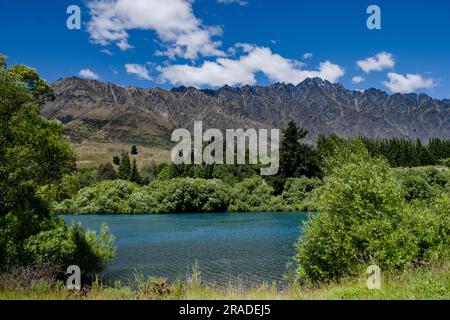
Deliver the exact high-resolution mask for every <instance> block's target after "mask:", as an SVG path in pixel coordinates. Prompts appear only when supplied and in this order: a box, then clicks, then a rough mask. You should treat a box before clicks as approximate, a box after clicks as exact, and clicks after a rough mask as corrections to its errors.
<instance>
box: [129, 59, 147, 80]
mask: <svg viewBox="0 0 450 320" xmlns="http://www.w3.org/2000/svg"><path fill="white" fill-rule="evenodd" d="M125 70H126V71H127V73H128V74H133V75H135V76H137V77H138V78H139V79H143V80H152V78H151V77H150V74H149V72H148V70H147V68H146V67H145V66H143V65H140V64H133V63H128V64H126V65H125Z"/></svg>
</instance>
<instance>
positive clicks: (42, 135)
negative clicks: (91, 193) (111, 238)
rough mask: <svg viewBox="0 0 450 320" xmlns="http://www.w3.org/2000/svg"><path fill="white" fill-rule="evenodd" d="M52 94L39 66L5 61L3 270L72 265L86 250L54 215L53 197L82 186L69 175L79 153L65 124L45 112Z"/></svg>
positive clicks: (0, 139) (0, 88) (1, 75)
mask: <svg viewBox="0 0 450 320" xmlns="http://www.w3.org/2000/svg"><path fill="white" fill-rule="evenodd" d="M52 97H53V91H52V89H51V87H50V86H49V85H48V84H47V82H46V81H45V80H43V79H41V78H40V77H39V75H38V74H37V72H36V70H34V69H31V68H28V67H26V66H22V65H19V66H12V67H10V68H9V69H6V68H5V67H4V60H2V68H0V269H3V268H8V267H11V266H14V265H17V264H27V263H33V264H35V263H43V262H44V260H48V262H56V261H57V262H58V263H61V264H66V263H68V262H69V261H68V260H66V259H68V257H69V255H70V254H71V253H73V252H74V251H73V250H75V251H78V250H80V247H79V245H81V243H80V242H75V244H74V243H71V242H70V241H68V240H67V238H66V237H65V236H64V235H63V233H64V232H65V231H64V230H65V226H64V223H63V222H61V221H60V220H58V219H55V218H53V217H52V216H51V215H50V210H49V205H48V202H47V201H48V200H59V199H61V194H64V193H66V194H67V196H69V195H71V194H72V193H74V192H76V190H77V189H78V188H79V187H81V185H80V184H79V183H78V182H77V181H75V179H71V178H69V177H70V175H71V174H72V173H73V172H74V169H75V154H74V152H73V150H72V149H71V148H70V145H69V142H68V141H67V140H65V139H64V138H63V137H62V135H63V131H64V129H63V126H62V125H61V124H60V123H59V122H57V121H48V120H45V119H44V118H42V117H41V116H40V115H39V106H40V105H41V104H42V103H44V102H45V101H46V100H47V99H49V98H52ZM64 176H66V177H67V178H66V179H63V181H62V182H61V178H62V177H64ZM60 182H61V183H60ZM55 185H58V187H56V188H55ZM79 233H80V236H81V233H82V231H79ZM83 236H86V237H88V236H89V235H88V234H84V233H83ZM90 237H91V238H92V236H90ZM92 239H93V238H92ZM87 245H88V246H90V245H93V242H92V241H91V242H87ZM33 248H34V249H33ZM91 249H95V248H94V247H92V248H91ZM91 258H92V259H91V260H90V263H92V264H96V263H100V264H101V263H103V262H101V259H100V257H99V256H92V257H91ZM85 271H89V270H85Z"/></svg>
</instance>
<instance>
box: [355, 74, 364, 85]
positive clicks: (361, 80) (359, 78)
mask: <svg viewBox="0 0 450 320" xmlns="http://www.w3.org/2000/svg"><path fill="white" fill-rule="evenodd" d="M364 81H366V79H364V78H363V77H361V76H356V77H353V78H352V82H353V83H356V84H359V83H361V82H364Z"/></svg>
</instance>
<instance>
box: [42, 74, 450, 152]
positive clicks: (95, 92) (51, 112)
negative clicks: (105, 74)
mask: <svg viewBox="0 0 450 320" xmlns="http://www.w3.org/2000/svg"><path fill="white" fill-rule="evenodd" d="M53 86H54V89H55V92H56V96H57V97H56V100H55V101H53V102H51V103H48V104H46V105H45V106H44V107H43V109H42V114H43V116H45V117H47V118H50V119H59V120H60V121H62V122H63V123H64V124H65V126H66V128H67V134H68V136H69V137H70V138H71V139H73V140H75V141H80V140H83V139H88V140H95V141H103V142H112V141H116V142H124V143H139V144H142V145H149V146H167V145H168V142H169V140H170V134H171V132H172V130H173V129H175V128H188V129H191V128H192V126H193V122H194V121H195V120H202V121H203V123H204V128H219V129H234V128H269V127H270V128H284V127H285V126H286V124H287V123H288V121H290V120H294V121H295V122H297V123H298V124H299V125H301V126H302V127H305V128H307V129H309V130H310V132H311V134H310V136H309V139H310V140H311V141H313V140H314V139H315V137H316V136H317V134H319V133H333V132H334V133H337V134H338V135H340V136H342V137H352V136H355V135H358V134H362V135H365V136H368V137H372V138H390V137H399V138H409V139H417V138H419V139H422V140H428V139H429V138H431V137H440V138H446V139H450V100H436V99H433V98H431V97H429V96H427V95H424V94H420V95H417V94H407V95H402V94H394V95H388V94H387V93H385V92H383V91H380V90H377V89H368V90H366V91H364V92H359V91H350V90H347V89H345V88H344V87H343V86H341V85H340V84H332V83H330V82H328V81H324V80H321V79H319V78H312V79H306V80H305V81H303V82H302V83H300V84H298V85H297V86H294V85H291V84H280V83H276V84H273V85H271V86H267V87H260V86H243V87H241V88H231V87H229V86H225V87H222V88H220V89H218V90H198V89H195V88H186V87H180V88H175V89H172V90H170V91H167V90H162V89H158V88H150V89H143V88H137V87H128V88H123V87H119V86H116V85H113V84H110V83H102V82H98V81H93V80H85V79H80V78H67V79H62V80H59V81H57V82H56V83H55V84H54V85H53Z"/></svg>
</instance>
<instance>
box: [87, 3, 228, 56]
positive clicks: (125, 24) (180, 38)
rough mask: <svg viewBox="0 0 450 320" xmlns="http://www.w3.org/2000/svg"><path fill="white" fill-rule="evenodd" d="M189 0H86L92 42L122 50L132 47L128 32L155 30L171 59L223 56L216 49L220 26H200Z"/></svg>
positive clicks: (165, 53)
mask: <svg viewBox="0 0 450 320" xmlns="http://www.w3.org/2000/svg"><path fill="white" fill-rule="evenodd" d="M192 3H193V1H192V0H88V4H87V6H88V8H89V12H90V15H91V20H90V21H89V22H88V31H89V33H90V37H91V41H92V42H94V43H96V44H99V45H108V44H111V43H114V44H116V45H117V46H118V47H119V48H120V49H121V50H128V49H130V48H133V46H132V45H131V44H130V43H129V37H130V35H129V33H128V32H129V31H130V30H135V29H138V30H151V31H155V32H156V34H157V36H158V38H159V39H160V40H161V44H162V45H163V47H164V50H163V51H161V52H159V53H160V54H163V55H166V56H169V57H171V58H175V57H183V58H186V59H195V58H197V57H198V56H199V55H203V56H223V55H224V53H223V52H222V51H221V50H219V49H218V48H219V47H220V46H221V42H220V41H215V40H213V37H215V36H218V35H221V33H222V30H221V29H220V28H219V27H208V26H203V24H202V21H201V20H199V19H198V18H197V17H196V16H195V15H194V12H193V8H192Z"/></svg>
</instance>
